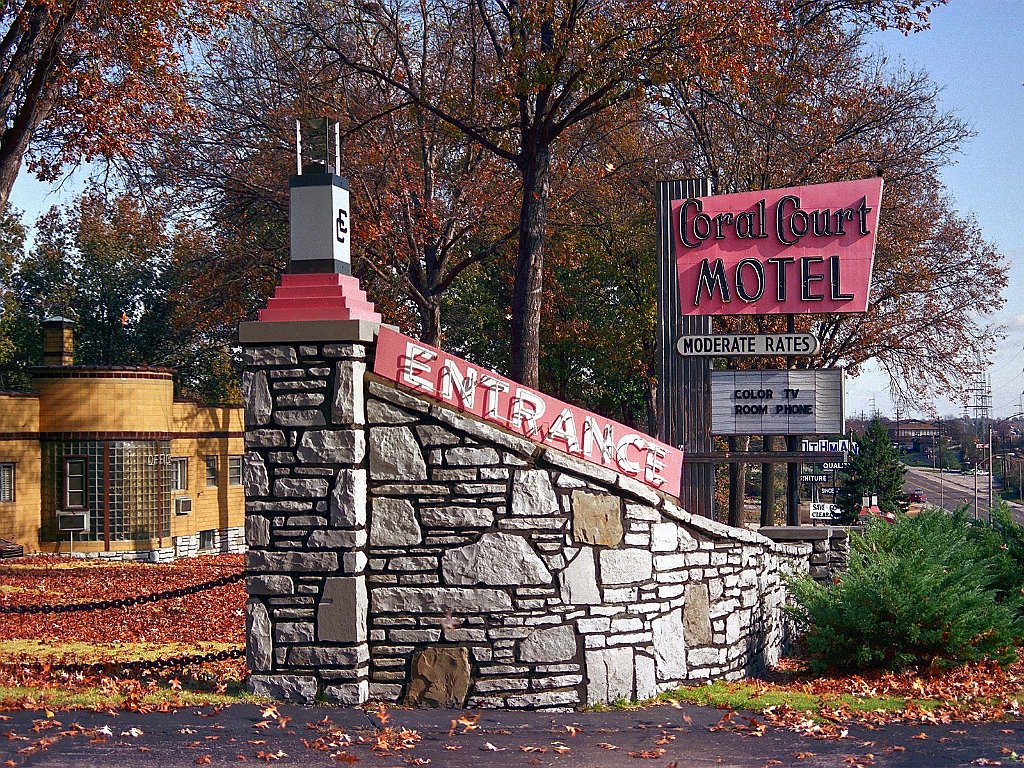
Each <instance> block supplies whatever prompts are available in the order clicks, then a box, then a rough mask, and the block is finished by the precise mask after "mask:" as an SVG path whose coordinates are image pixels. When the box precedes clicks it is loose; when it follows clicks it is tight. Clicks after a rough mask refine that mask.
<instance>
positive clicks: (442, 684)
mask: <svg viewBox="0 0 1024 768" xmlns="http://www.w3.org/2000/svg"><path fill="white" fill-rule="evenodd" d="M469 683H470V666H469V651H468V650H467V649H465V648H453V647H443V646H435V647H432V648H426V649H424V650H422V651H419V652H417V653H416V654H415V655H413V657H412V673H411V679H410V681H409V690H408V692H407V693H406V695H405V700H404V702H403V703H405V704H407V705H409V706H414V707H422V706H427V707H461V706H462V705H463V703H464V702H465V700H466V694H467V693H468V692H469Z"/></svg>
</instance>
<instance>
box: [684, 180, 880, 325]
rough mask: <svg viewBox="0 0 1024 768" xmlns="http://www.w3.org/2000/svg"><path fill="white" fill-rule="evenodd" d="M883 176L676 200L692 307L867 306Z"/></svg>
mask: <svg viewBox="0 0 1024 768" xmlns="http://www.w3.org/2000/svg"><path fill="white" fill-rule="evenodd" d="M881 198H882V179H880V178H875V179H864V180H861V181H842V182H836V183H833V184H815V185H813V186H803V187H790V188H788V189H772V190H764V191H760V192H741V193H738V194H733V195H712V196H710V197H697V198H690V199H688V200H677V201H674V202H673V203H672V215H671V222H672V239H673V244H674V249H675V257H676V269H677V273H678V276H679V296H680V305H681V311H682V314H684V315H766V314H789V313H793V314H808V313H831V312H865V311H866V310H867V305H868V291H869V289H870V286H871V268H872V265H873V262H874V256H875V241H876V239H877V230H878V213H879V206H880V204H881Z"/></svg>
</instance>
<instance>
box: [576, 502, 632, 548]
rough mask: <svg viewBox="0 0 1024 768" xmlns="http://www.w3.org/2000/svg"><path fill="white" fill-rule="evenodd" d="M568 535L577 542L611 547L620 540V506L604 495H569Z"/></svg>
mask: <svg viewBox="0 0 1024 768" xmlns="http://www.w3.org/2000/svg"><path fill="white" fill-rule="evenodd" d="M572 535H573V539H574V540H575V541H577V542H584V543H586V544H599V545H601V546H604V547H614V546H617V545H618V544H619V542H621V541H622V535H623V531H622V505H621V503H620V502H619V500H618V498H616V497H615V496H609V495H608V494H605V493H591V492H590V491H584V490H578V489H577V490H574V491H573V492H572Z"/></svg>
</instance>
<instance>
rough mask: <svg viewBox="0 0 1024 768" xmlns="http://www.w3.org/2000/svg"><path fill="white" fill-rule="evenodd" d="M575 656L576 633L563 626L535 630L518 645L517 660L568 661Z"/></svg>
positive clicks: (569, 627)
mask: <svg viewBox="0 0 1024 768" xmlns="http://www.w3.org/2000/svg"><path fill="white" fill-rule="evenodd" d="M575 655H576V633H575V632H573V630H572V627H571V626H568V625H563V626H560V627H551V628H549V629H536V630H534V631H533V632H531V633H530V634H529V635H528V636H527V637H526V638H525V639H523V640H521V641H520V643H519V660H520V661H523V662H530V661H540V662H548V663H551V662H558V661H569V659H571V658H573V657H574V656H575Z"/></svg>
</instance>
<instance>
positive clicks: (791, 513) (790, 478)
mask: <svg viewBox="0 0 1024 768" xmlns="http://www.w3.org/2000/svg"><path fill="white" fill-rule="evenodd" d="M786 333H796V316H795V315H793V314H788V315H786ZM789 367H790V368H796V360H790V363H789ZM786 449H787V450H788V451H790V453H793V452H795V451H798V450H800V435H787V436H786ZM786 525H800V464H799V463H797V462H790V463H789V464H787V465H786Z"/></svg>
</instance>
